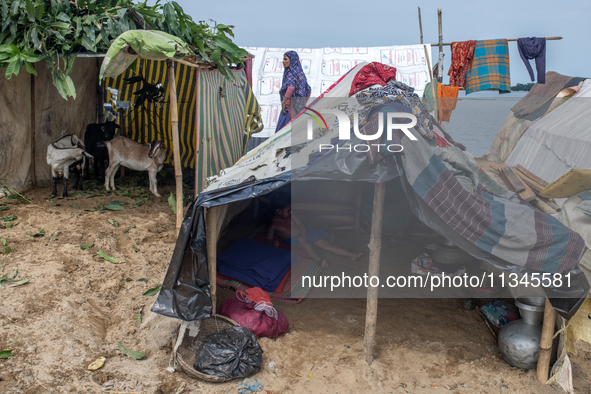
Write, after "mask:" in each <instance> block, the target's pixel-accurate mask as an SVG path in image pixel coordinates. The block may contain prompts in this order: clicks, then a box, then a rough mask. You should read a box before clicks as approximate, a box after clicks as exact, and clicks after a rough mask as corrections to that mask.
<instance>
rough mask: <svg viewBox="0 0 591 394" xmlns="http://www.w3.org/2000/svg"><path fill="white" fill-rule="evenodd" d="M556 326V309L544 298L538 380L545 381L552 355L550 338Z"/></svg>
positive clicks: (551, 338)
mask: <svg viewBox="0 0 591 394" xmlns="http://www.w3.org/2000/svg"><path fill="white" fill-rule="evenodd" d="M555 328H556V310H554V308H553V307H552V304H551V303H550V300H549V299H547V298H546V307H545V308H544V325H543V326H542V339H541V340H540V355H539V357H538V370H537V376H538V382H540V383H546V382H547V381H548V375H549V372H550V356H552V340H553V337H554V330H555Z"/></svg>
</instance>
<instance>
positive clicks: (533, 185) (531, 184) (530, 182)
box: [515, 169, 544, 194]
mask: <svg viewBox="0 0 591 394" xmlns="http://www.w3.org/2000/svg"><path fill="white" fill-rule="evenodd" d="M515 174H516V175H517V176H518V177H519V179H521V181H522V182H523V183H525V184H526V185H528V186H529V187H530V188H531V189H532V190H533V191H534V192H535V193H536V194H540V192H541V191H542V190H544V187H543V186H542V185H540V184H539V183H537V182H535V181H534V180H532V179H531V178H529V177H528V176H527V175H525V174H524V173H523V172H521V171H519V170H518V169H515Z"/></svg>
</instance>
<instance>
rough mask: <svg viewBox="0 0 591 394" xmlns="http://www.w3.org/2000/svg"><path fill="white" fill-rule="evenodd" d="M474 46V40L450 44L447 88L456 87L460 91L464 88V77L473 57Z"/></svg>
mask: <svg viewBox="0 0 591 394" xmlns="http://www.w3.org/2000/svg"><path fill="white" fill-rule="evenodd" d="M475 46H476V40H469V41H458V42H452V43H451V66H450V68H449V71H448V72H447V75H449V86H458V87H459V88H460V89H465V88H466V77H467V75H468V69H469V68H470V63H471V62H472V58H473V57H474V47H475Z"/></svg>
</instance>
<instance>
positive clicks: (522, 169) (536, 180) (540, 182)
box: [515, 164, 549, 187]
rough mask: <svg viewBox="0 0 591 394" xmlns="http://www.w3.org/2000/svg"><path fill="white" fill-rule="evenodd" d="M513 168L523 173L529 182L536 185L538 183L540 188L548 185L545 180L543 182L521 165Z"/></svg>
mask: <svg viewBox="0 0 591 394" xmlns="http://www.w3.org/2000/svg"><path fill="white" fill-rule="evenodd" d="M515 168H517V169H518V170H519V171H521V172H522V173H524V174H525V175H527V176H528V177H529V178H530V179H531V180H533V181H535V182H536V183H539V184H540V185H541V186H543V187H546V186H548V185H549V183H548V182H546V181H545V180H543V179H542V178H540V177H538V176H536V175H535V174H534V173H532V172H531V171H528V170H527V169H526V168H525V167H523V166H522V165H521V164H517V165H516V166H515Z"/></svg>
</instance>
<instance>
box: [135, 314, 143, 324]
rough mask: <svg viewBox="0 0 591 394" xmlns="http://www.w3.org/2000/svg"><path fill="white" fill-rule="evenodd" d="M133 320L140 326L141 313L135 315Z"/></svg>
mask: <svg viewBox="0 0 591 394" xmlns="http://www.w3.org/2000/svg"><path fill="white" fill-rule="evenodd" d="M135 319H136V320H137V323H138V324H142V312H141V311H140V312H139V313H138V314H137V315H135Z"/></svg>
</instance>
